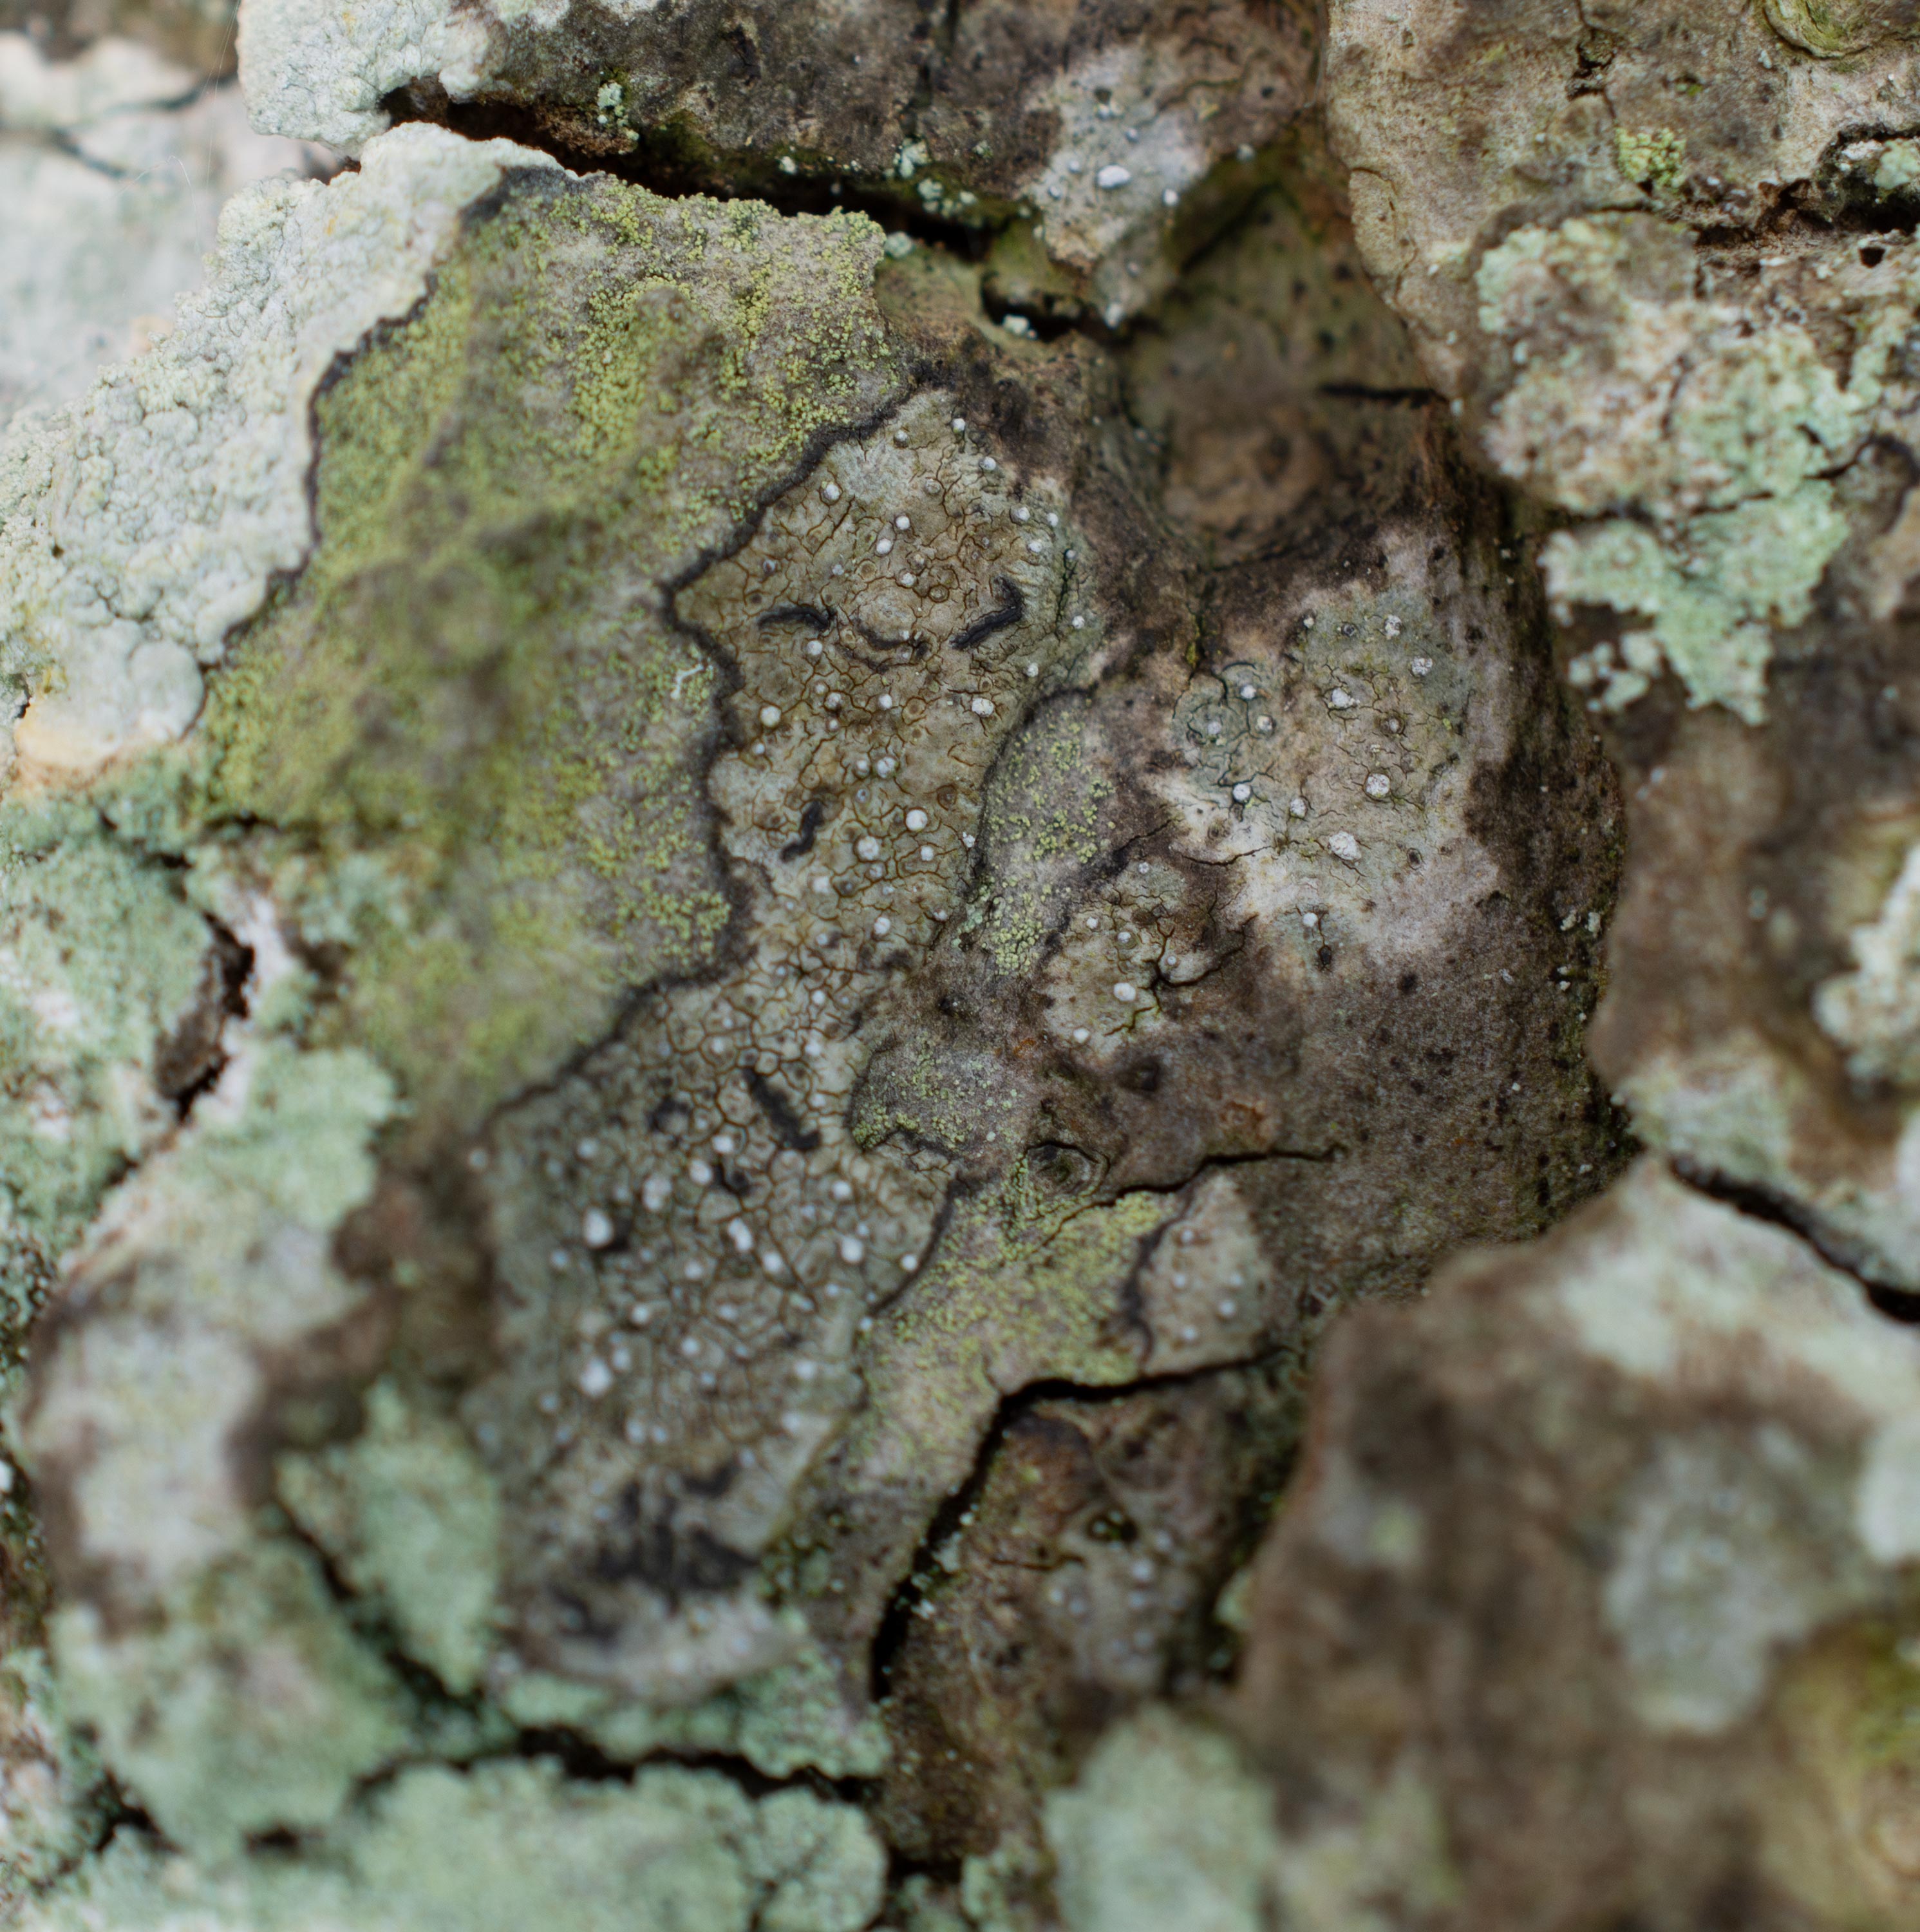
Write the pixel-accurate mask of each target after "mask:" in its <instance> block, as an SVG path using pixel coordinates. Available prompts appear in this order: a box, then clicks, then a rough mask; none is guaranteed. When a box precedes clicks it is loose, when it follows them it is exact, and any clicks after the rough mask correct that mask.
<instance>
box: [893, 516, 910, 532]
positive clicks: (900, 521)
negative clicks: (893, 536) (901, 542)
mask: <svg viewBox="0 0 1920 1932" xmlns="http://www.w3.org/2000/svg"><path fill="white" fill-rule="evenodd" d="M912 527H913V521H912V518H911V517H894V529H897V530H910V529H912Z"/></svg>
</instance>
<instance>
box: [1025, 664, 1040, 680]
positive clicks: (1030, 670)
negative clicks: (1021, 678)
mask: <svg viewBox="0 0 1920 1932" xmlns="http://www.w3.org/2000/svg"><path fill="white" fill-rule="evenodd" d="M1026 674H1027V676H1029V677H1038V676H1039V675H1040V667H1039V665H1038V664H1029V665H1028V666H1027V667H1026Z"/></svg>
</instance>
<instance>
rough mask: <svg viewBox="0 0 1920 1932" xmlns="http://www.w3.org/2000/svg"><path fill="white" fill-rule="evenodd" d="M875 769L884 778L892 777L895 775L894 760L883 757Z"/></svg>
mask: <svg viewBox="0 0 1920 1932" xmlns="http://www.w3.org/2000/svg"><path fill="white" fill-rule="evenodd" d="M873 769H874V770H876V772H879V775H881V777H882V778H891V777H892V776H893V775H894V761H893V760H892V759H891V758H882V760H880V762H879V763H878V764H877V765H876V766H874V767H873Z"/></svg>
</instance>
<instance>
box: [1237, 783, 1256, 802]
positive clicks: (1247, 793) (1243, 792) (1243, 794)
mask: <svg viewBox="0 0 1920 1932" xmlns="http://www.w3.org/2000/svg"><path fill="white" fill-rule="evenodd" d="M1253 795H1254V787H1252V786H1251V785H1250V784H1237V785H1236V786H1235V787H1233V802H1234V803H1235V804H1236V805H1245V803H1246V802H1247V801H1248V799H1250V798H1251V797H1252V796H1253Z"/></svg>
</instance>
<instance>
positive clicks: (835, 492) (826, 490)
mask: <svg viewBox="0 0 1920 1932" xmlns="http://www.w3.org/2000/svg"><path fill="white" fill-rule="evenodd" d="M820 494H821V495H822V496H824V497H825V499H827V501H828V502H829V503H837V502H839V501H840V485H839V484H837V483H822V484H821V485H820Z"/></svg>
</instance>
